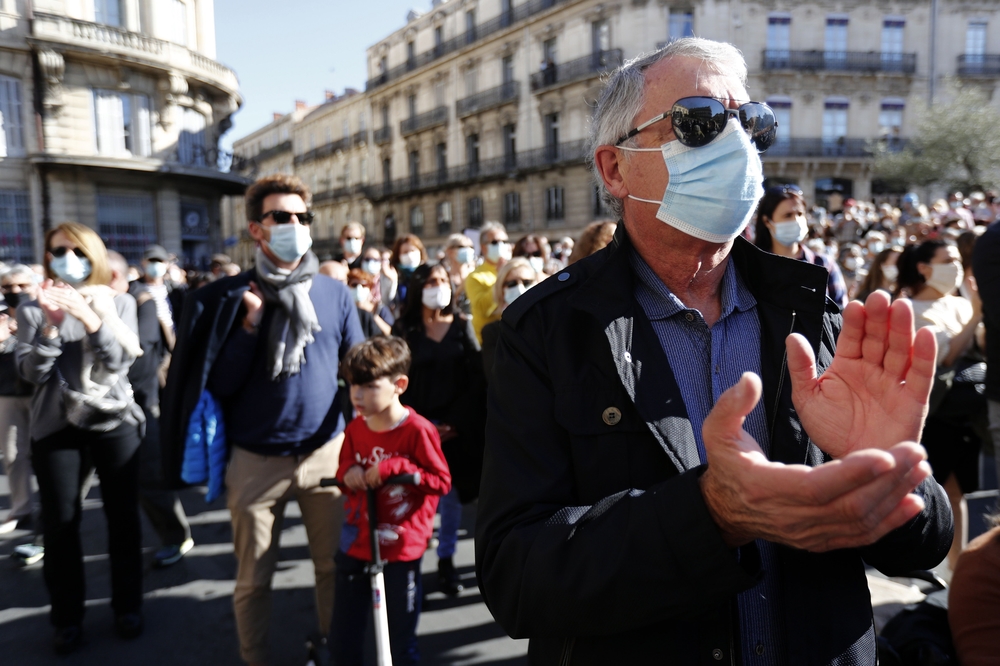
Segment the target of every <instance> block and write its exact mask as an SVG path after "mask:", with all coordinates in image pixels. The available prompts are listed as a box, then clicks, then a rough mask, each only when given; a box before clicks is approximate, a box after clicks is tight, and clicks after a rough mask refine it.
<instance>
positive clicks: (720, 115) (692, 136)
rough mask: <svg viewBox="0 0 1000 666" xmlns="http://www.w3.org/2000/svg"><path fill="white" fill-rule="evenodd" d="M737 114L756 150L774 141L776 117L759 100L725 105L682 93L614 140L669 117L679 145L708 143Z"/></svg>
mask: <svg viewBox="0 0 1000 666" xmlns="http://www.w3.org/2000/svg"><path fill="white" fill-rule="evenodd" d="M730 117H733V118H737V119H738V120H739V121H740V126H742V127H743V130H744V131H745V132H746V133H747V134H749V135H750V141H752V142H753V145H754V146H755V147H756V148H757V152H761V153H762V152H764V151H765V150H767V149H768V148H770V147H771V145H772V144H774V139H775V137H776V136H777V132H778V121H777V120H775V118H774V111H772V110H771V107H769V106H768V105H767V104H764V103H763V102H747V103H745V104H741V105H740V106H739V108H736V109H729V108H726V106H725V105H724V104H723V103H722V101H721V100H718V99H715V98H714V97H682V98H681V99H679V100H677V101H676V102H675V103H674V105H673V107H672V108H671V109H670V110H669V111H665V112H663V113H661V114H660V115H658V116H655V117H654V118H651V119H650V120H647V121H646V122H644V123H643V124H641V125H639V126H638V127H636V128H634V129H631V130H629V131H628V132H627V133H626V134H623V135H622V136H621V137H620V138H619V139H618V140H617V141H616V142H615V145H616V146H620V145H621V144H622V143H624V142H625V141H628V140H629V139H631V138H632V137H633V136H635V135H636V134H638V133H639V132H641V131H642V130H644V129H646V128H647V127H649V126H650V125H652V124H653V123H656V122H659V121H661V120H663V119H665V118H670V122H671V123H672V124H673V129H674V135H675V136H676V137H677V140H678V141H680V142H681V144H682V145H685V146H689V147H691V148H700V147H702V146H705V145H708V144H709V143H711V142H712V140H713V139H715V137H717V136H719V135H720V134H722V131H723V130H724V129H726V122H728V121H729V118H730Z"/></svg>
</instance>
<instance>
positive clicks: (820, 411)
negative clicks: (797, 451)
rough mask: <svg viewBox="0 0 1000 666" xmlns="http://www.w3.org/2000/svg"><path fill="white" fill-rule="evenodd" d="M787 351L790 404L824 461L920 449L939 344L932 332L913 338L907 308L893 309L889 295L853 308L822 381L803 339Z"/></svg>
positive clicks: (905, 304) (792, 339) (902, 303)
mask: <svg viewBox="0 0 1000 666" xmlns="http://www.w3.org/2000/svg"><path fill="white" fill-rule="evenodd" d="M786 345H787V348H788V371H789V374H790V376H791V379H792V402H793V403H794V405H795V409H796V411H797V412H798V414H799V417H800V418H801V419H802V425H803V427H805V430H806V432H807V433H808V434H809V437H810V438H811V439H812V440H813V442H815V443H816V445H817V446H818V447H819V448H820V449H821V450H823V451H824V452H825V453H827V454H828V455H830V456H832V457H834V458H843V457H844V456H846V455H848V454H849V453H851V452H853V451H860V450H862V449H882V450H887V449H889V448H890V447H892V446H894V445H895V444H897V443H899V442H902V441H913V442H919V441H920V433H921V431H922V430H923V426H924V419H925V418H926V416H927V402H928V399H929V397H930V391H931V383H932V382H933V380H934V368H935V360H936V357H937V342H936V341H935V338H934V334H933V333H932V332H931V331H930V330H929V329H926V328H922V329H920V330H918V331H917V333H916V335H915V336H914V334H913V309H912V307H911V306H910V303H909V301H906V300H897V301H896V302H895V303H892V304H891V305H890V302H889V295H888V294H886V293H885V292H883V291H876V292H874V293H873V294H872V295H870V296H869V297H868V300H867V301H866V302H865V304H864V305H862V304H861V303H860V302H857V301H853V302H851V303H849V304H848V306H847V307H846V308H844V327H843V329H842V330H841V332H840V338H839V339H838V340H837V351H836V353H835V354H834V357H833V362H832V363H831V364H830V367H829V368H828V369H827V370H826V372H825V373H823V376H822V377H819V378H817V376H816V359H815V356H814V355H813V351H812V348H811V347H810V346H809V343H808V342H807V341H806V339H805V338H804V337H802V336H801V335H798V334H792V335H790V336H788V338H787V340H786Z"/></svg>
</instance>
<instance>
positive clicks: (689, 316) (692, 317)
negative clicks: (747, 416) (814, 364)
mask: <svg viewBox="0 0 1000 666" xmlns="http://www.w3.org/2000/svg"><path fill="white" fill-rule="evenodd" d="M684 318H685V319H687V320H688V321H694V314H692V313H690V312H685V313H684ZM719 659H722V657H719Z"/></svg>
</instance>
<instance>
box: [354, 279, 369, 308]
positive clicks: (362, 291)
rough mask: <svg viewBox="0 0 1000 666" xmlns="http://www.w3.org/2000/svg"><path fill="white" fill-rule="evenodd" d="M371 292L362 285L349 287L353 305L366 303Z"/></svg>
mask: <svg viewBox="0 0 1000 666" xmlns="http://www.w3.org/2000/svg"><path fill="white" fill-rule="evenodd" d="M371 295H372V290H371V289H369V288H368V287H366V286H365V285H363V284H359V285H356V286H354V287H351V298H353V299H354V302H355V303H367V302H368V300H369V299H370V298H371Z"/></svg>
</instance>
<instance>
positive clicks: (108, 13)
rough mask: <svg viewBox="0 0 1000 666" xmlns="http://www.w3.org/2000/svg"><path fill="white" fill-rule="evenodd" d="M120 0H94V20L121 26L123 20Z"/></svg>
mask: <svg viewBox="0 0 1000 666" xmlns="http://www.w3.org/2000/svg"><path fill="white" fill-rule="evenodd" d="M121 15H122V13H121V2H120V0H94V22H95V23H103V24H104V25H114V26H120V25H121V24H122V20H121Z"/></svg>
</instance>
